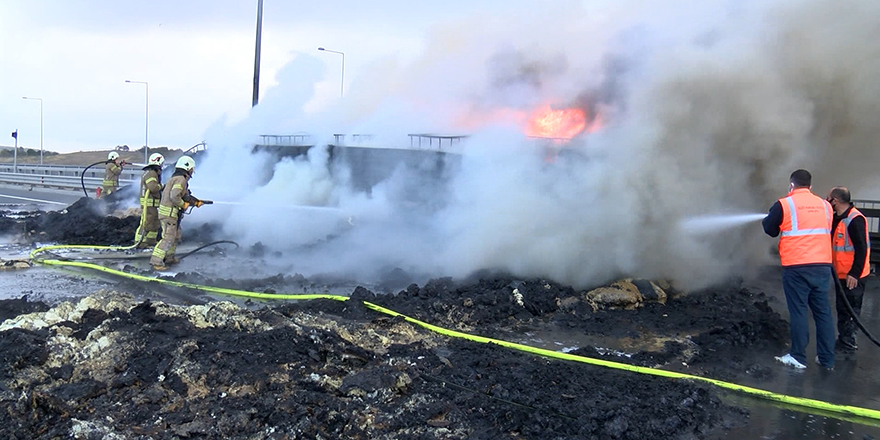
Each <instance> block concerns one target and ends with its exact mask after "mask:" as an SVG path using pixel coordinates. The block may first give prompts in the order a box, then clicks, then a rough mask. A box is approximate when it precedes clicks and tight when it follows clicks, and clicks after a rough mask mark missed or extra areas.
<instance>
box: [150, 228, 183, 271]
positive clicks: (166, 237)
mask: <svg viewBox="0 0 880 440" xmlns="http://www.w3.org/2000/svg"><path fill="white" fill-rule="evenodd" d="M159 221H160V222H161V223H162V239H161V240H159V244H157V245H156V247H155V248H153V256H152V257H151V258H150V264H152V265H153V266H164V265H165V263H166V262H173V261H174V251H175V249H177V242H179V241H180V225H179V224H178V220H177V219H176V218H169V217H162V218H160V219H159Z"/></svg>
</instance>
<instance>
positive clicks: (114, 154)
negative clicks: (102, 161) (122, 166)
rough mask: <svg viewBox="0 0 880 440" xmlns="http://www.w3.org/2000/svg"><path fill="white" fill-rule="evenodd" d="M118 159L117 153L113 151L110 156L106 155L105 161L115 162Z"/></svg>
mask: <svg viewBox="0 0 880 440" xmlns="http://www.w3.org/2000/svg"><path fill="white" fill-rule="evenodd" d="M116 159H119V153H117V152H115V151H111V152H110V154H108V155H107V160H114V161H115V160H116Z"/></svg>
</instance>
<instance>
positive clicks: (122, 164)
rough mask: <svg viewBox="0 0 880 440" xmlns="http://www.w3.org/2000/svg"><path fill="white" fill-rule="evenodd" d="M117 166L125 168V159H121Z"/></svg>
mask: <svg viewBox="0 0 880 440" xmlns="http://www.w3.org/2000/svg"><path fill="white" fill-rule="evenodd" d="M119 166H121V167H124V166H125V159H122V162H120V163H119Z"/></svg>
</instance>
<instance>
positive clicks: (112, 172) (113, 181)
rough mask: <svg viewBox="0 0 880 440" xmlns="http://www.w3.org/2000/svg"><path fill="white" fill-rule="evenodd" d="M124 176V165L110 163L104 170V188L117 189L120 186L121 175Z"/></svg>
mask: <svg viewBox="0 0 880 440" xmlns="http://www.w3.org/2000/svg"><path fill="white" fill-rule="evenodd" d="M120 174H122V165H119V164H117V163H116V162H112V161H111V162H110V163H108V164H107V167H106V168H105V169H104V182H103V186H110V187H117V186H119V175H120Z"/></svg>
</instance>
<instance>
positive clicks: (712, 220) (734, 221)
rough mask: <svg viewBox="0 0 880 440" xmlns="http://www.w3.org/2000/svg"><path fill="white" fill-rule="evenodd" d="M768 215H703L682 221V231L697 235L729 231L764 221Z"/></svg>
mask: <svg viewBox="0 0 880 440" xmlns="http://www.w3.org/2000/svg"><path fill="white" fill-rule="evenodd" d="M766 216H767V214H716V215H701V216H697V217H691V218H688V219H685V220H682V221H681V223H680V224H679V225H680V226H681V228H682V229H687V230H688V231H690V232H695V233H708V232H713V231H717V230H719V229H729V228H732V227H735V226H742V225H745V224H748V223H752V222H756V221H758V220H762V219H763V218H764V217H766Z"/></svg>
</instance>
